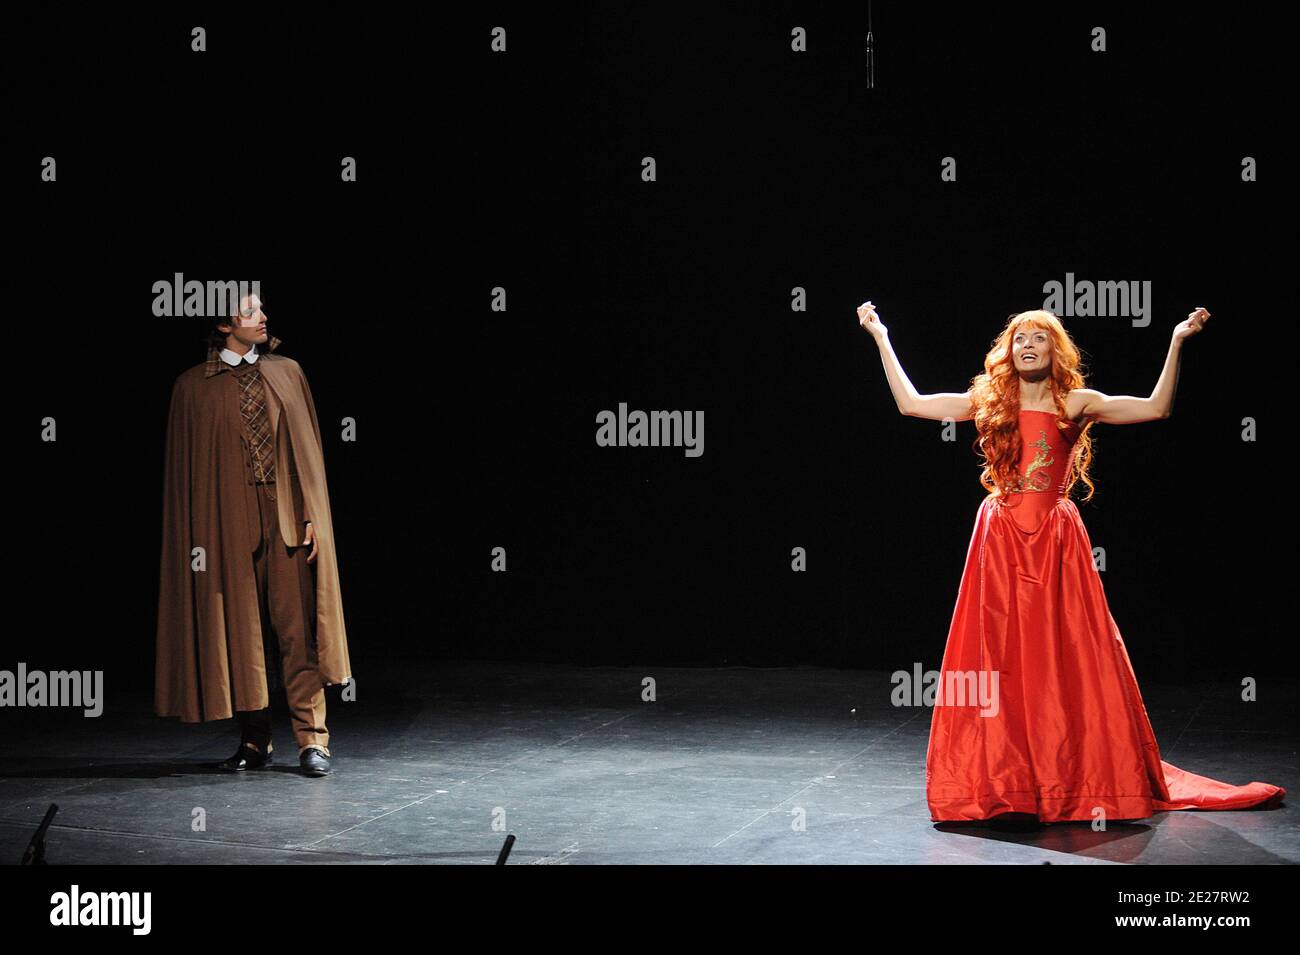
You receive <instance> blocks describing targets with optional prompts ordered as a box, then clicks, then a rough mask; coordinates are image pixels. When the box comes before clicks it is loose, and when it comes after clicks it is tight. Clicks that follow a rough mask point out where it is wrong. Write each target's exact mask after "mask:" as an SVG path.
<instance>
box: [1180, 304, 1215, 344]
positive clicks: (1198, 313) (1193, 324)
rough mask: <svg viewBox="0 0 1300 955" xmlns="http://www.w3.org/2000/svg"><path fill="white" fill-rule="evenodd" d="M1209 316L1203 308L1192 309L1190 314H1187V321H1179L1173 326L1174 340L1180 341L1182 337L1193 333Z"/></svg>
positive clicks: (1203, 325)
mask: <svg viewBox="0 0 1300 955" xmlns="http://www.w3.org/2000/svg"><path fill="white" fill-rule="evenodd" d="M1209 317H1210V313H1209V312H1207V311H1206V310H1205V309H1203V308H1196V309H1193V310H1192V312H1191V314H1190V315H1188V316H1187V321H1185V322H1179V323H1178V324H1177V325H1175V326H1174V341H1176V342H1181V341H1182V340H1183V339H1184V338H1188V337H1190V336H1192V335H1195V334H1196V333H1197V332H1199V331H1200V330H1201V329H1202V328H1204V327H1205V322H1206V320H1207V319H1208V318H1209Z"/></svg>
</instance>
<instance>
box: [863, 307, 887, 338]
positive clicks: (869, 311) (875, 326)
mask: <svg viewBox="0 0 1300 955" xmlns="http://www.w3.org/2000/svg"><path fill="white" fill-rule="evenodd" d="M858 324H860V325H861V326H862V327H863V328H865V329H866V330H867V331H868V332H870V333H871V337H872V338H874V339H875V340H876V341H880V340H881V339H882V338H884V337H885V336H886V335H887V334H889V329H887V328H886V327H885V323H884V322H882V321H881V320H880V316H879V315H877V314H876V306H874V305H872V304H871V303H870V302H863V303H862V304H861V305H859V306H858Z"/></svg>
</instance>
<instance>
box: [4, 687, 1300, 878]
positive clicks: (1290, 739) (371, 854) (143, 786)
mask: <svg viewBox="0 0 1300 955" xmlns="http://www.w3.org/2000/svg"><path fill="white" fill-rule="evenodd" d="M366 669H367V671H368V672H367V673H366V674H363V676H362V677H361V678H360V679H359V680H358V686H357V689H358V695H359V700H358V702H354V703H343V702H340V701H339V699H338V688H331V690H330V691H329V692H330V703H329V718H328V725H329V728H330V732H331V733H332V735H333V738H332V740H331V748H332V749H333V751H334V756H335V759H334V766H335V772H334V774H333V775H331V776H328V777H325V778H322V779H310V778H306V777H303V776H301V775H299V773H298V769H297V748H296V747H295V746H294V745H293V740H292V736H291V734H290V732H289V724H288V717H287V715H285V714H284V713H283V712H277V715H276V722H275V732H276V737H275V744H276V756H277V758H279V759H280V761H281V762H280V763H279V764H278V765H276V766H275V767H273V768H270V769H267V770H262V771H258V772H252V773H245V774H238V775H232V774H224V773H219V772H217V771H215V770H211V769H209V768H207V766H205V764H211V763H213V762H216V761H219V760H221V759H224V758H225V757H227V756H229V755H230V754H231V753H232V752H234V749H235V746H236V745H237V743H238V730H237V729H236V727H235V724H234V722H233V721H229V720H227V721H224V722H220V723H208V724H201V725H185V724H181V723H179V722H178V721H175V720H164V719H160V718H158V717H154V716H153V715H152V714H151V712H150V710H149V700H148V698H146V697H144V696H136V697H129V698H123V697H121V696H114V695H113V693H112V687H111V685H110V686H109V687H108V705H107V707H106V710H105V713H104V715H103V716H101V717H99V718H96V719H88V718H85V717H82V716H80V715H76V711H74V712H68V711H66V710H37V709H8V708H6V709H5V710H3V711H0V721H2V725H3V727H4V732H3V739H0V755H3V760H4V763H3V769H2V770H0V862H4V863H12V862H16V861H18V859H19V858H20V857H21V855H22V850H23V847H24V846H25V845H26V843H27V840H28V838H29V836H30V833H31V831H32V830H33V829H34V827H35V826H36V825H37V823H38V822H39V820H40V818H41V815H42V813H43V812H44V810H45V808H46V807H47V805H48V804H49V803H51V802H56V803H58V805H59V814H58V817H57V819H56V822H55V825H54V827H53V828H52V829H51V831H50V834H49V837H48V840H47V846H48V861H50V862H51V863H52V864H60V863H149V864H163V863H270V864H302V863H309V864H310V863H408V864H409V863H414V864H422V863H451V864H458V863H468V864H487V863H491V862H493V861H495V858H496V854H497V852H498V850H499V848H500V847H501V844H502V842H503V841H504V838H505V835H506V834H507V833H513V834H514V835H515V837H516V839H517V842H516V844H515V846H514V850H513V852H512V854H511V856H510V864H521V865H522V864H569V865H576V864H601V863H690V864H694V863H759V864H784V863H795V864H800V863H891V864H895V863H896V864H911V863H923V864H949V863H956V864H961V863H993V864H1024V863H1029V864H1036V863H1041V862H1045V861H1050V862H1052V863H1055V864H1076V863H1077V864H1109V863H1143V864H1153V863H1180V864H1181V863H1194V864H1195V863H1244V864H1270V863H1284V864H1286V863H1294V862H1296V861H1297V859H1298V858H1300V831H1298V827H1297V824H1296V818H1295V813H1294V811H1293V810H1292V809H1290V808H1289V807H1283V808H1281V809H1277V810H1273V811H1247V812H1169V813H1157V814H1156V815H1155V816H1153V817H1151V818H1150V819H1149V820H1144V821H1142V822H1138V823H1130V824H1115V825H1112V826H1111V828H1110V830H1109V831H1107V832H1093V831H1092V830H1091V829H1090V827H1089V826H1088V825H1087V824H1086V823H1079V824H1065V825H1053V826H1048V827H1046V828H1044V829H1041V830H1039V831H1036V832H1029V833H1008V832H998V831H993V830H990V829H987V828H984V827H976V828H963V827H952V828H950V827H947V826H936V825H935V824H934V823H932V822H931V821H930V818H929V815H928V812H927V809H926V803H925V776H924V760H925V749H926V740H927V737H928V733H929V726H930V710H929V709H927V708H923V707H916V708H895V707H893V706H891V705H890V703H889V692H890V689H891V686H890V683H889V677H888V674H886V673H880V672H861V671H846V670H825V669H811V668H797V669H779V670H754V669H740V668H738V669H664V668H655V667H638V668H595V669H585V668H572V667H549V666H541V665H536V666H534V665H517V664H483V663H479V664H457V665H440V666H433V665H428V664H412V665H401V664H398V663H395V662H389V663H387V664H385V665H384V666H383V667H382V668H377V667H375V666H372V665H368V666H367V667H366ZM647 676H648V677H653V678H654V679H655V681H656V694H657V700H656V701H655V702H642V700H641V693H642V689H641V682H642V680H643V678H645V677H647ZM1139 679H1141V674H1139ZM1142 689H1143V694H1144V696H1145V699H1146V702H1147V708H1148V711H1149V713H1150V715H1151V719H1152V722H1153V723H1154V725H1155V729H1156V733H1157V738H1158V740H1159V742H1160V746H1161V751H1162V756H1164V758H1165V759H1167V760H1169V761H1170V762H1172V763H1175V764H1176V765H1178V766H1181V767H1182V768H1183V769H1187V770H1189V771H1192V772H1196V773H1200V774H1202V775H1207V776H1211V777H1214V778H1217V779H1223V780H1226V781H1228V782H1233V783H1245V782H1249V781H1251V780H1261V781H1264V782H1271V783H1276V784H1278V785H1282V786H1285V787H1286V788H1287V790H1288V792H1289V794H1291V795H1292V797H1293V798H1294V794H1295V786H1296V784H1297V773H1296V766H1297V757H1296V731H1295V727H1296V725H1297V721H1296V709H1297V707H1296V702H1295V701H1296V700H1297V690H1298V689H1300V687H1297V686H1296V685H1290V686H1287V687H1285V688H1280V687H1278V686H1276V685H1272V686H1270V692H1269V694H1268V695H1269V697H1270V701H1267V702H1259V703H1250V704H1245V703H1241V702H1238V701H1236V700H1235V697H1234V690H1233V688H1232V687H1231V686H1224V685H1216V686H1213V687H1186V688H1175V687H1161V686H1159V685H1157V684H1153V683H1151V682H1150V681H1149V680H1145V681H1142ZM280 705H281V706H282V705H283V701H282V700H281V703H280ZM197 810H202V816H203V818H204V820H205V829H204V830H203V831H194V828H193V825H192V820H193V819H194V818H195V817H196V811H197ZM801 821H802V823H803V825H802V827H801V826H800V825H799V823H800V822H801ZM494 823H495V826H496V827H495V828H494Z"/></svg>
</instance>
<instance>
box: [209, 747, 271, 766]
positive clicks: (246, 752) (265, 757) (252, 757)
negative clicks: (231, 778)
mask: <svg viewBox="0 0 1300 955" xmlns="http://www.w3.org/2000/svg"><path fill="white" fill-rule="evenodd" d="M273 761H274V760H273V757H272V754H271V753H263V752H261V751H260V750H256V749H253V747H252V746H250V745H249V744H248V743H240V744H239V749H237V750H236V751H235V755H234V756H231V757H230V758H229V759H228V760H226V761H225V762H224V763H218V764H217V766H218V768H220V769H224V770H225V771H226V772H228V773H242V772H243V771H244V770H246V769H262V768H264V767H266V766H270V765H271V763H272V762H273Z"/></svg>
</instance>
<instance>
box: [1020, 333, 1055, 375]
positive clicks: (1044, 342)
mask: <svg viewBox="0 0 1300 955" xmlns="http://www.w3.org/2000/svg"><path fill="white" fill-rule="evenodd" d="M1011 361H1012V364H1013V365H1014V366H1015V369H1016V371H1017V372H1019V373H1020V374H1021V375H1022V376H1028V377H1030V378H1039V377H1041V376H1042V375H1044V374H1046V373H1047V372H1050V371H1051V370H1052V336H1051V335H1050V334H1048V331H1047V329H1045V328H1020V329H1017V330H1016V333H1015V335H1013V336H1012V337H1011Z"/></svg>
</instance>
